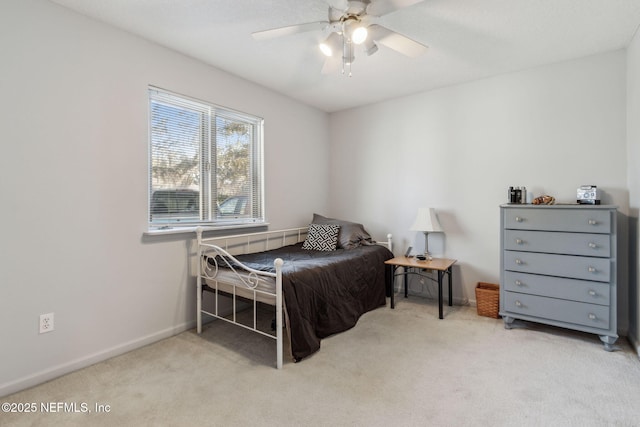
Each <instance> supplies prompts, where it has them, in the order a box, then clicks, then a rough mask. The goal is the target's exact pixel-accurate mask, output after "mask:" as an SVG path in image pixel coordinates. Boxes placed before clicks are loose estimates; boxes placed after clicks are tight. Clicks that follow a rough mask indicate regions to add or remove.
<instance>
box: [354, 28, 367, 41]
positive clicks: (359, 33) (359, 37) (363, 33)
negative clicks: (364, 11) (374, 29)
mask: <svg viewBox="0 0 640 427" xmlns="http://www.w3.org/2000/svg"><path fill="white" fill-rule="evenodd" d="M367 34H368V31H367V27H365V26H362V25H361V26H357V27H355V28H354V29H353V32H352V33H351V41H352V42H353V43H354V44H362V43H364V42H365V41H366V40H367Z"/></svg>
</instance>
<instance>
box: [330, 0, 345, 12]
mask: <svg viewBox="0 0 640 427" xmlns="http://www.w3.org/2000/svg"><path fill="white" fill-rule="evenodd" d="M327 3H328V4H329V7H330V8H331V9H336V10H340V11H342V12H344V11H345V10H347V8H348V7H349V2H348V1H347V0H327Z"/></svg>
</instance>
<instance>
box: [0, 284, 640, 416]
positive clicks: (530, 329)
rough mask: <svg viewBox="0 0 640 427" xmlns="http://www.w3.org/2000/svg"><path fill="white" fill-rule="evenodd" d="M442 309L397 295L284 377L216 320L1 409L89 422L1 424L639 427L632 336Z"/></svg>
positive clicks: (249, 342)
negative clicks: (610, 346)
mask: <svg viewBox="0 0 640 427" xmlns="http://www.w3.org/2000/svg"><path fill="white" fill-rule="evenodd" d="M437 312H438V308H437V304H436V303H435V302H434V301H432V300H425V299H422V298H418V297H411V298H409V299H404V298H398V303H397V306H396V309H395V310H391V309H389V308H388V307H386V308H385V307H381V308H379V309H377V310H374V311H373V312H370V313H367V314H365V315H364V316H363V317H362V318H361V319H360V321H359V322H358V324H357V325H356V326H355V327H354V328H353V329H351V330H349V331H347V332H344V333H341V334H338V335H335V336H332V337H329V338H327V339H325V340H323V341H322V348H321V349H320V351H319V352H318V353H316V354H315V355H313V356H312V357H310V358H308V359H306V360H304V361H302V362H300V363H297V364H294V363H292V362H290V361H288V360H286V361H285V365H284V368H283V369H282V370H281V371H278V370H276V369H275V368H274V366H275V342H274V341H272V340H270V339H268V338H266V337H262V336H259V335H256V334H252V333H250V332H249V331H245V330H243V329H241V328H238V327H234V326H233V325H230V324H226V323H224V322H220V321H217V322H213V323H211V324H210V325H209V326H207V327H206V330H205V331H204V333H203V335H201V336H198V335H197V334H196V333H195V332H194V331H188V332H184V333H182V334H180V335H177V336H175V337H172V338H169V339H166V340H164V341H161V342H158V343H155V344H153V345H150V346H147V347H145V348H142V349H138V350H135V351H133V352H130V353H128V354H125V355H122V356H119V357H116V358H113V359H111V360H108V361H105V362H102V363H99V364H96V365H94V366H91V367H88V368H85V369H82V370H80V371H77V372H74V373H72V374H69V375H66V376H64V377H61V378H58V379H56V380H53V381H50V382H48V383H46V384H42V385H40V386H38V387H35V388H32V389H29V390H25V391H23V392H20V393H17V394H14V395H11V396H8V397H5V398H3V399H1V400H2V401H3V402H21V403H26V402H35V403H37V404H38V405H40V403H41V402H64V403H76V404H77V405H78V406H79V408H81V407H80V404H81V403H86V404H87V408H88V409H90V410H91V412H87V413H81V412H78V413H64V412H62V413H42V412H40V411H38V412H37V413H35V414H7V413H0V425H3V426H48V425H54V424H55V425H69V426H75V425H77V426H85V425H92V426H114V425H117V426H146V425H153V426H159V425H167V426H183V425H197V424H201V425H212V426H253V425H279V426H303V425H304V426H389V425H394V426H425V425H434V426H476V425H490V426H607V425H610V426H637V425H640V403H639V402H640V361H639V360H638V357H637V355H636V354H635V353H634V352H633V350H632V349H631V348H630V346H629V345H628V343H627V342H626V341H625V340H624V339H621V340H619V341H618V343H617V347H618V350H617V351H615V352H613V353H608V352H605V351H604V350H603V347H602V345H601V343H600V340H599V339H598V337H597V336H595V335H590V334H582V333H577V332H573V331H567V330H563V329H558V328H551V327H546V326H542V325H536V324H531V323H528V324H526V326H527V327H526V328H517V329H513V330H505V329H504V328H503V325H502V321H501V320H495V319H490V318H486V317H479V316H477V314H476V311H475V308H473V307H458V306H456V307H445V319H444V320H438V318H437ZM96 404H102V405H109V406H110V412H108V413H96V412H95V405H96Z"/></svg>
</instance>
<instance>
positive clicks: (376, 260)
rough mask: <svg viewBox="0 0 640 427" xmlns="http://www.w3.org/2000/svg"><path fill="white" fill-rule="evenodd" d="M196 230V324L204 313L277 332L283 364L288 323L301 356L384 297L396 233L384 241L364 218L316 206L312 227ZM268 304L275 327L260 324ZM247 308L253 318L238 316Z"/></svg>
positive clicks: (296, 356)
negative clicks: (324, 212)
mask: <svg viewBox="0 0 640 427" xmlns="http://www.w3.org/2000/svg"><path fill="white" fill-rule="evenodd" d="M196 233H197V238H198V242H197V244H198V259H199V263H198V265H199V268H198V270H199V271H198V276H197V332H198V333H201V332H202V322H203V315H204V316H210V317H213V318H217V319H221V320H224V321H227V322H230V323H233V324H235V325H238V326H240V327H243V328H245V329H249V330H251V331H253V332H256V333H258V334H261V335H265V336H267V337H270V338H273V339H274V340H275V341H276V348H277V351H276V367H277V368H278V369H280V368H282V362H283V353H284V335H283V332H284V331H286V333H287V335H288V338H289V343H290V349H291V354H290V355H291V357H292V359H293V360H294V361H295V362H297V361H300V360H302V359H303V358H305V357H307V356H309V355H311V354H313V353H315V352H316V351H318V350H319V349H320V341H321V340H322V338H325V337H328V336H329V335H332V334H335V333H339V332H343V331H345V330H347V329H350V328H352V327H353V326H355V324H356V323H357V321H358V319H359V318H360V316H361V315H362V314H364V313H366V312H368V311H371V310H373V309H375V308H378V307H380V306H384V305H386V289H387V286H386V285H387V284H386V280H387V278H386V274H385V264H384V261H386V260H387V259H390V258H392V257H393V254H392V252H391V249H392V243H391V235H388V236H387V240H386V241H385V242H383V243H378V242H375V241H373V239H371V237H370V236H369V234H368V233H367V232H366V230H365V229H364V227H363V226H362V225H361V224H357V223H352V222H349V221H342V220H336V219H332V218H326V217H323V216H320V215H318V214H314V218H313V221H312V223H311V224H309V226H308V227H301V228H292V229H286V230H278V231H267V232H261V233H250V234H241V235H234V236H226V237H211V238H205V236H204V229H203V228H198V230H197V231H196ZM205 292H206V293H208V295H209V298H208V304H203V295H204V293H205ZM205 305H206V307H205ZM265 305H266V306H270V307H272V309H273V316H274V319H273V331H264V330H261V329H260V328H258V325H257V323H258V322H257V320H256V318H257V312H258V306H265ZM247 310H252V311H253V320H252V321H250V322H249V323H246V322H240V321H238V312H246V311H247Z"/></svg>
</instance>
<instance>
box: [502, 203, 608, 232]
mask: <svg viewBox="0 0 640 427" xmlns="http://www.w3.org/2000/svg"><path fill="white" fill-rule="evenodd" d="M504 216H505V217H504V227H505V228H507V229H517V230H541V231H567V232H576V233H605V234H606V233H610V232H611V213H610V212H609V211H608V210H595V209H576V208H573V209H561V208H548V209H545V208H538V209H535V208H534V209H531V208H529V209H527V208H513V209H505V210H504Z"/></svg>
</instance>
